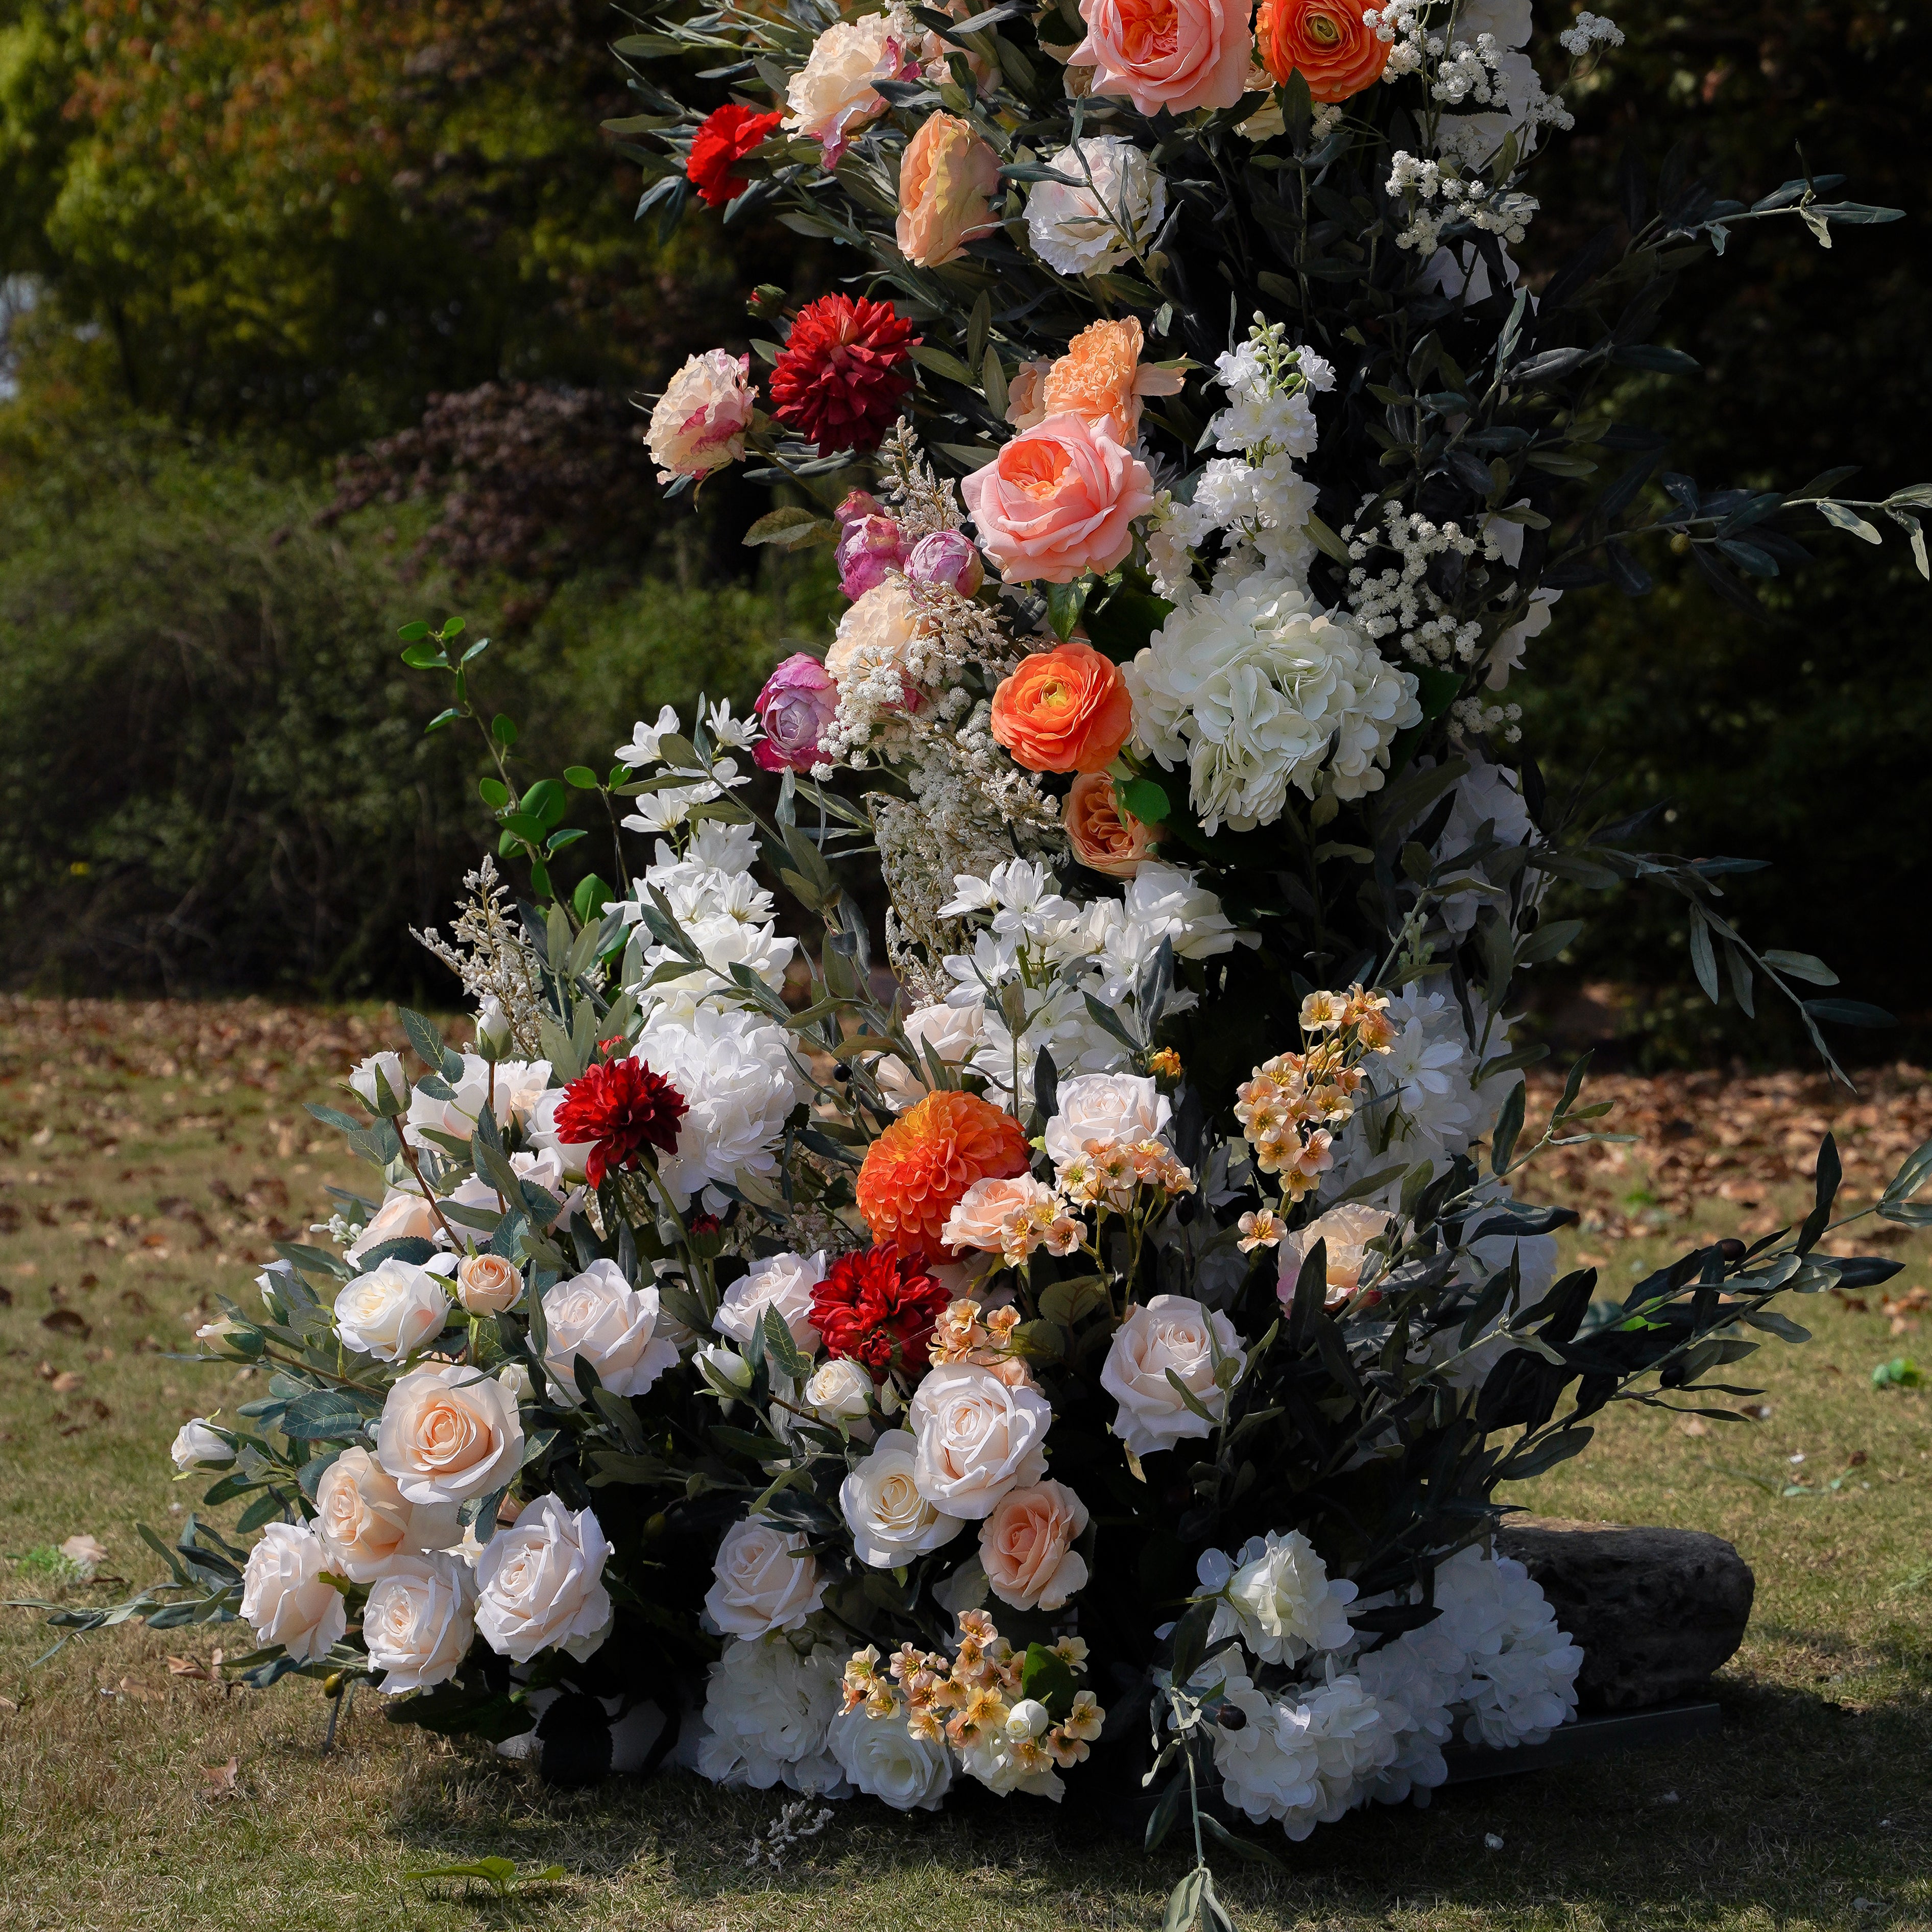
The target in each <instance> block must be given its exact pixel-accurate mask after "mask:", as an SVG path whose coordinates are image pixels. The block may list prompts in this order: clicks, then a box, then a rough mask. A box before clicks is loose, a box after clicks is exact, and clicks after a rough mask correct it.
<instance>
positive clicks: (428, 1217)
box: [344, 1186, 443, 1268]
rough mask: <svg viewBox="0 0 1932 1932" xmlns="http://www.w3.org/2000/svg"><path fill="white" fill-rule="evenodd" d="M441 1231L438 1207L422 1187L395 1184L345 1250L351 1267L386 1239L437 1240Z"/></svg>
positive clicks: (357, 1266)
mask: <svg viewBox="0 0 1932 1932" xmlns="http://www.w3.org/2000/svg"><path fill="white" fill-rule="evenodd" d="M442 1233H443V1229H442V1228H441V1227H440V1226H439V1225H438V1224H437V1218H436V1210H435V1209H434V1208H432V1207H431V1205H429V1203H428V1202H427V1201H426V1200H425V1199H423V1196H422V1192H421V1190H419V1189H418V1188H416V1187H413V1186H412V1187H392V1188H391V1189H390V1190H389V1193H387V1194H386V1195H385V1196H383V1205H382V1206H381V1207H380V1208H377V1210H376V1211H375V1213H374V1214H372V1215H371V1217H369V1221H368V1226H365V1228H364V1229H363V1230H362V1232H361V1233H360V1234H359V1235H357V1236H356V1238H355V1240H354V1241H352V1242H351V1243H350V1245H349V1247H347V1249H346V1250H344V1258H345V1259H347V1262H348V1263H349V1265H350V1267H352V1268H359V1267H361V1266H362V1257H363V1256H365V1255H366V1254H367V1253H368V1252H369V1250H371V1248H379V1247H381V1246H382V1245H383V1243H384V1242H385V1241H435V1240H437V1239H438V1238H440V1236H441V1235H442Z"/></svg>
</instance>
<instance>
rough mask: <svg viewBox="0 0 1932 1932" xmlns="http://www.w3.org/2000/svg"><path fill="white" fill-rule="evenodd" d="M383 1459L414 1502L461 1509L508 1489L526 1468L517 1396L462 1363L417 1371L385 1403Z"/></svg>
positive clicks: (380, 1440) (379, 1451) (379, 1453)
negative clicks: (456, 1505) (455, 1505)
mask: <svg viewBox="0 0 1932 1932" xmlns="http://www.w3.org/2000/svg"><path fill="white" fill-rule="evenodd" d="M376 1460H377V1461H378V1462H379V1463H381V1464H382V1466H383V1468H384V1469H386V1470H387V1471H388V1472H389V1474H390V1475H392V1476H393V1477H395V1479H396V1487H398V1489H399V1490H401V1492H402V1493H403V1494H404V1496H406V1497H407V1499H409V1500H410V1502H413V1503H460V1502H466V1501H467V1500H468V1499H469V1498H470V1497H471V1496H487V1495H488V1494H489V1493H490V1491H491V1490H500V1489H502V1488H505V1487H507V1485H508V1483H509V1481H510V1479H511V1478H512V1477H513V1476H514V1475H516V1473H517V1470H518V1469H520V1468H521V1467H522V1466H523V1418H522V1417H521V1416H520V1415H519V1414H518V1412H517V1403H516V1398H515V1397H514V1396H513V1395H511V1393H510V1392H509V1391H508V1390H507V1389H506V1388H504V1387H503V1385H502V1383H501V1382H498V1381H496V1379H494V1378H493V1377H492V1376H486V1375H484V1374H483V1373H481V1371H480V1370H476V1369H473V1368H469V1367H465V1366H464V1365H463V1364H461V1363H460V1362H451V1363H449V1364H446V1365H445V1366H443V1367H439V1368H422V1369H417V1370H415V1371H413V1373H410V1374H409V1375H407V1376H404V1377H403V1378H402V1379H401V1381H399V1382H396V1383H395V1384H394V1385H392V1387H391V1388H390V1391H389V1394H388V1396H387V1397H386V1398H385V1400H384V1401H383V1418H382V1421H380V1424H377V1431H376Z"/></svg>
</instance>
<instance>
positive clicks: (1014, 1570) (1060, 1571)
mask: <svg viewBox="0 0 1932 1932" xmlns="http://www.w3.org/2000/svg"><path fill="white" fill-rule="evenodd" d="M1086 1527H1087V1505H1085V1503H1083V1502H1082V1501H1081V1500H1080V1499H1079V1497H1078V1496H1076V1495H1075V1494H1074V1493H1073V1491H1072V1490H1070V1489H1069V1488H1067V1486H1066V1484H1064V1483H1055V1482H1045V1483H1036V1484H1034V1485H1033V1486H1032V1487H1031V1488H1028V1489H1024V1490H1008V1491H1007V1493H1006V1494H1005V1495H1004V1496H1002V1497H1001V1499H1000V1501H999V1503H998V1506H997V1507H996V1508H995V1510H994V1511H993V1513H992V1515H991V1516H989V1517H987V1519H986V1521H985V1522H984V1523H982V1524H981V1525H980V1563H981V1565H983V1567H984V1568H985V1570H986V1581H987V1582H988V1583H989V1584H991V1585H992V1591H993V1595H995V1596H996V1597H998V1598H999V1600H1000V1601H1001V1602H1002V1603H1003V1604H1012V1605H1013V1608H1014V1609H1015V1610H1061V1609H1064V1607H1065V1606H1066V1604H1067V1601H1068V1599H1069V1598H1071V1597H1073V1596H1074V1595H1076V1593H1077V1592H1079V1591H1080V1590H1082V1589H1085V1586H1086V1583H1087V1565H1086V1562H1085V1559H1083V1558H1082V1557H1080V1556H1077V1555H1076V1554H1075V1553H1074V1549H1073V1543H1074V1539H1075V1538H1076V1537H1078V1536H1079V1535H1081V1533H1082V1532H1083V1531H1084V1530H1085V1529H1086Z"/></svg>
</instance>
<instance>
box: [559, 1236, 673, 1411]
mask: <svg viewBox="0 0 1932 1932" xmlns="http://www.w3.org/2000/svg"><path fill="white" fill-rule="evenodd" d="M543 1310H544V1322H546V1323H547V1325H548V1326H549V1330H550V1339H549V1342H548V1343H547V1346H546V1347H545V1349H544V1367H545V1368H547V1370H549V1371H550V1377H551V1380H552V1381H553V1383H554V1384H555V1385H556V1390H557V1392H558V1393H559V1394H561V1395H562V1397H563V1398H564V1400H565V1401H567V1402H574V1401H575V1400H576V1399H577V1379H576V1376H575V1374H574V1370H573V1368H572V1364H573V1363H574V1361H576V1359H577V1357H578V1356H582V1357H583V1359H584V1360H585V1361H586V1362H588V1363H589V1364H590V1366H591V1367H592V1368H593V1369H595V1370H596V1371H597V1379H598V1381H599V1382H601V1383H602V1384H603V1385H604V1387H605V1388H607V1389H608V1390H609V1391H610V1393H611V1394H613V1395H619V1396H633V1395H642V1394H643V1392H644V1391H645V1390H646V1389H647V1388H649V1387H650V1385H652V1383H653V1382H655V1381H656V1380H657V1379H658V1376H661V1375H662V1374H663V1373H664V1370H667V1368H669V1367H671V1365H672V1364H673V1363H675V1362H676V1360H677V1344H676V1343H675V1342H673V1341H672V1340H670V1338H669V1337H667V1335H666V1334H664V1326H665V1324H664V1309H663V1307H662V1304H661V1303H660V1301H659V1300H658V1291H657V1285H656V1283H654V1282H653V1283H648V1284H646V1286H644V1287H643V1288H632V1287H631V1286H630V1284H629V1283H628V1282H626V1281H625V1279H624V1274H623V1271H622V1269H621V1268H619V1267H618V1265H617V1264H616V1262H609V1261H603V1260H598V1261H594V1262H592V1263H591V1264H590V1265H589V1267H588V1268H586V1269H585V1270H584V1271H583V1273H582V1274H580V1275H574V1276H572V1277H571V1279H570V1280H568V1281H560V1282H558V1283H556V1284H555V1285H554V1286H552V1287H550V1288H547V1289H545V1290H544V1298H543Z"/></svg>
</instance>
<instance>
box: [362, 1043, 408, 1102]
mask: <svg viewBox="0 0 1932 1932" xmlns="http://www.w3.org/2000/svg"><path fill="white" fill-rule="evenodd" d="M349 1085H350V1087H351V1088H353V1089H354V1091H355V1094H356V1098H357V1099H358V1100H360V1101H361V1102H362V1104H363V1105H364V1106H365V1107H367V1108H368V1109H369V1111H370V1112H371V1113H372V1114H373V1113H378V1112H381V1111H382V1109H383V1106H384V1105H385V1103H386V1104H387V1105H388V1106H390V1107H392V1108H396V1109H401V1108H403V1107H405V1106H407V1105H408V1104H409V1098H410V1076H408V1075H407V1073H404V1071H403V1057H402V1055H401V1054H400V1053H389V1052H383V1053H372V1054H371V1055H370V1056H369V1057H368V1059H366V1060H365V1061H363V1062H362V1064H361V1065H359V1067H357V1068H356V1070H355V1071H354V1072H353V1073H351V1074H350V1076H349ZM383 1088H388V1090H389V1091H388V1093H387V1094H384V1092H383Z"/></svg>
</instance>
